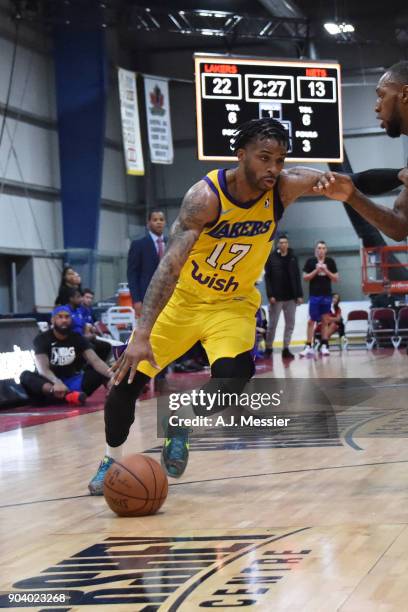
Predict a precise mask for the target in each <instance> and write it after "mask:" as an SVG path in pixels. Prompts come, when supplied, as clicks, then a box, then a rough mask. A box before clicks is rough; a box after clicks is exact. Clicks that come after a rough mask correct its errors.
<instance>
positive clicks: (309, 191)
mask: <svg viewBox="0 0 408 612" xmlns="http://www.w3.org/2000/svg"><path fill="white" fill-rule="evenodd" d="M326 174H327V175H329V174H330V173H326ZM322 176H323V172H321V171H320V170H315V169H314V168H304V167H303V166H296V167H294V168H290V169H288V170H283V171H282V173H281V175H280V177H279V193H280V197H281V200H282V203H283V205H284V207H285V208H286V207H287V206H289V204H292V202H294V201H295V200H296V199H297V198H299V197H301V196H310V195H314V196H315V195H316V192H315V191H314V190H313V187H314V186H315V185H316V184H317V182H318V181H319V179H320V177H322Z"/></svg>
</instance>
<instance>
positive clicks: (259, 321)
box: [252, 308, 268, 361]
mask: <svg viewBox="0 0 408 612" xmlns="http://www.w3.org/2000/svg"><path fill="white" fill-rule="evenodd" d="M255 321H256V328H255V346H254V348H253V349H252V356H253V358H254V360H255V361H256V360H257V359H261V358H262V357H264V356H268V354H267V353H266V350H265V349H266V346H265V338H266V334H267V328H268V322H267V320H266V317H265V313H264V311H263V309H262V308H258V310H257V311H256V315H255Z"/></svg>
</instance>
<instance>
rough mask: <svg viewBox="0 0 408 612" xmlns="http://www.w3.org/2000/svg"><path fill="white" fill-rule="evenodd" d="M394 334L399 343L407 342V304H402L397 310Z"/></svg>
mask: <svg viewBox="0 0 408 612" xmlns="http://www.w3.org/2000/svg"><path fill="white" fill-rule="evenodd" d="M396 335H397V336H398V337H399V338H400V343H401V342H402V341H404V342H405V343H407V342H408V306H403V307H402V308H400V310H399V312H398V316H397V329H396Z"/></svg>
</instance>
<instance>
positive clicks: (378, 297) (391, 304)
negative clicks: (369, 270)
mask: <svg viewBox="0 0 408 612" xmlns="http://www.w3.org/2000/svg"><path fill="white" fill-rule="evenodd" d="M370 298H371V308H396V303H395V296H394V295H393V294H392V293H391V282H390V281H389V280H385V281H384V293H375V294H372V295H370Z"/></svg>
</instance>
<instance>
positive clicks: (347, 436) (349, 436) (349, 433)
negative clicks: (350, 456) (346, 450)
mask: <svg viewBox="0 0 408 612" xmlns="http://www.w3.org/2000/svg"><path fill="white" fill-rule="evenodd" d="M401 412H406V408H401V409H400V410H397V411H396V412H395V413H394V415H395V414H400V413H401ZM389 414H390V413H389V412H387V411H384V412H383V413H382V414H377V415H376V416H373V417H370V418H368V419H365V420H363V421H360V422H359V423H356V424H355V425H352V426H351V427H349V429H346V431H345V433H344V434H343V439H344V441H345V442H346V444H348V446H350V448H352V449H354V450H357V451H362V450H364V448H362V447H361V446H359V445H358V444H357V442H355V440H354V439H353V436H354V434H355V432H356V431H357V430H358V429H360V427H363V426H364V425H367V423H370V422H371V421H377V420H378V419H382V418H384V417H386V416H389ZM362 437H364V438H365V437H367V438H370V437H371V436H369V435H368V436H362ZM371 438H372V437H371Z"/></svg>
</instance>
